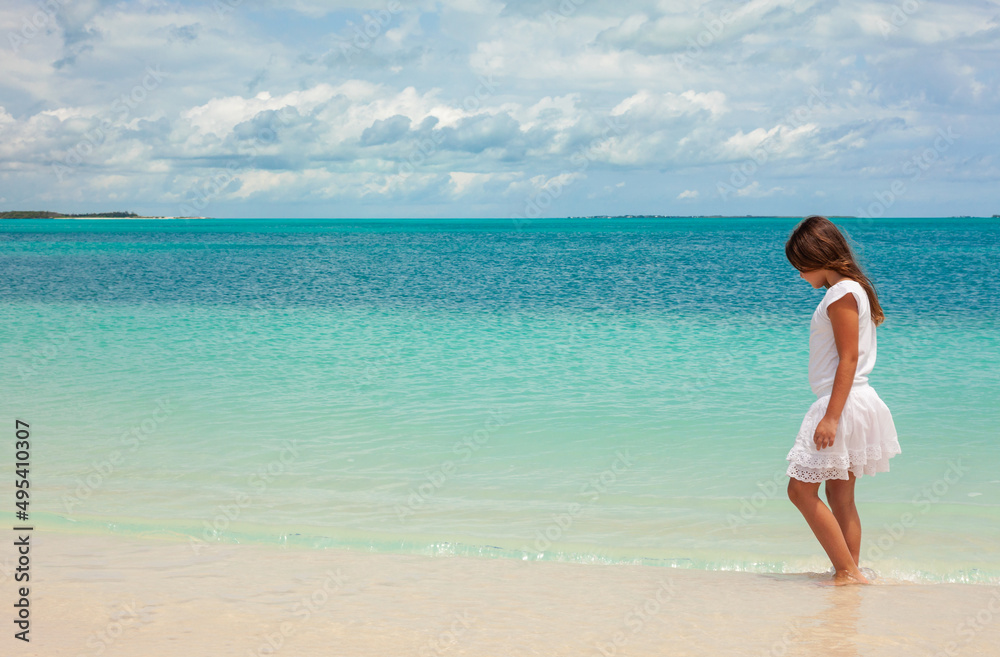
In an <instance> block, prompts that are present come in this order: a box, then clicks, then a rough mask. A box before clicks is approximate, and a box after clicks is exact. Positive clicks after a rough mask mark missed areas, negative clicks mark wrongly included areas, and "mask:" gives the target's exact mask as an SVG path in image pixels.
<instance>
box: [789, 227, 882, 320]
mask: <svg viewBox="0 0 1000 657" xmlns="http://www.w3.org/2000/svg"><path fill="white" fill-rule="evenodd" d="M785 257H787V258H788V262H790V263H792V266H793V267H795V268H796V269H798V270H799V271H815V270H817V269H830V270H833V271H835V272H837V273H838V274H840V275H841V276H846V277H847V278H850V279H851V280H854V281H857V282H858V283H860V284H861V287H863V288H865V292H866V293H867V294H868V305H869V306H871V311H872V321H873V322H875V326H878V325H879V324H881V323H882V322H884V321H885V313H883V312H882V306H881V305H879V302H878V294H876V293H875V286H874V285H873V284H872V282H871V281H870V280H868V277H867V276H865V273H864V272H863V271H861V267H860V266H859V265H858V261H857V260H856V259H855V257H854V252H853V251H852V250H851V246H850V245H849V244H848V243H847V239H846V238H845V237H844V235H843V233H841V232H840V230H838V229H837V227H836V226H835V225H834V224H833V222H832V221H830V220H829V219H827V218H826V217H820V216H816V215H813V216H811V217H806V218H805V219H803V220H802V221H800V222H799V225H798V226H796V227H795V230H793V231H792V234H791V236H790V237H789V238H788V241H787V242H785Z"/></svg>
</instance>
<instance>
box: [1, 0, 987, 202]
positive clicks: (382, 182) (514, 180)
mask: <svg viewBox="0 0 1000 657" xmlns="http://www.w3.org/2000/svg"><path fill="white" fill-rule="evenodd" d="M998 26H1000V2H998V1H997V0H990V1H982V2H935V3H931V2H928V1H926V0H904V1H903V2H900V3H899V4H896V5H893V4H891V3H873V2H853V1H844V2H832V1H824V0H750V2H701V1H698V0H690V1H676V2H675V1H660V2H654V1H648V2H642V1H633V0H619V1H618V2H604V1H601V0H559V1H558V2H556V1H547V0H543V1H541V2H535V1H532V2H528V1H527V0H519V1H510V2H480V1H477V2H472V1H471V0H447V1H440V0H439V1H435V2H422V1H417V2H402V0H398V1H397V0H390V1H389V2H382V1H375V0H372V1H371V2H321V1H320V0H296V1H295V2H292V3H287V2H285V3H283V2H276V1H272V0H218V1H217V2H215V3H214V4H211V3H193V2H167V1H161V0H141V1H138V2H115V3H112V2H107V1H104V0H86V1H83V0H81V1H74V2H69V1H68V0H46V2H43V3H34V2H28V1H27V0H13V1H11V2H7V3H4V6H3V8H2V9H0V35H4V42H5V43H4V44H3V46H4V47H5V50H4V54H3V58H4V65H3V67H2V69H0V205H2V206H3V208H4V209H53V210H62V211H75V210H80V211H91V210H99V209H112V208H123V209H133V210H137V211H140V212H144V213H150V214H166V215H178V214H196V215H210V216H246V217H253V216H329V217H340V216H355V217H369V216H385V217H396V216H414V217H421V216H449V217H462V216H469V217H474V216H496V217H524V216H539V215H544V216H566V215H582V214H638V213H652V214H782V215H786V214H787V215H802V214H807V213H813V212H816V213H824V214H854V215H856V214H870V215H872V216H879V215H885V216H914V215H954V214H986V215H990V214H994V213H998V212H1000V192H998V191H997V190H998V189H1000V186H998V185H997V181H998V179H1000V167H998V162H997V158H996V155H995V154H996V153H997V152H1000V149H998V146H1000V144H998V141H1000V139H998V137H997V131H996V128H995V126H996V125H997V124H998V120H997V119H998V116H997V114H998V112H1000V89H998V76H1000V73H998V70H997V68H996V67H995V65H994V62H995V61H996V60H997V59H998V54H1000V53H998V50H1000V46H998V44H1000V39H998V36H1000V27H998Z"/></svg>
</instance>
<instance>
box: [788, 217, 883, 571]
mask: <svg viewBox="0 0 1000 657" xmlns="http://www.w3.org/2000/svg"><path fill="white" fill-rule="evenodd" d="M785 256H786V257H787V258H788V261H789V262H790V263H792V266H793V267H795V268H796V269H797V270H799V272H800V273H799V275H800V276H801V277H802V278H803V279H805V280H806V281H807V282H808V283H809V284H811V285H812V286H813V288H817V289H818V288H820V287H825V288H827V290H826V294H824V295H823V300H822V301H820V303H819V306H817V308H816V311H815V312H814V313H813V316H812V322H811V323H810V325H809V384H810V386H812V391H813V392H814V393H815V394H816V397H817V399H816V401H815V402H813V404H812V406H810V407H809V411H808V412H807V413H806V416H805V419H803V420H802V426H801V427H800V428H799V433H798V436H796V438H795V445H794V446H793V447H792V449H791V450H790V451H789V452H788V457H787V458H788V461H789V464H788V476H789V477H791V479H790V480H789V482H788V497H789V499H790V500H791V501H792V503H793V504H795V506H796V507H797V508H798V510H799V511H801V512H802V515H803V516H805V519H806V522H808V523H809V528H810V529H812V531H813V533H814V534H815V535H816V538H817V539H819V542H820V544H821V545H822V546H823V549H824V550H826V554H827V556H829V557H830V561H832V562H833V566H834V569H835V571H836V572H835V573H834V576H833V583H834V584H838V585H842V584H867V583H868V580H867V579H865V576H864V575H863V574H862V573H861V571H860V570H859V567H858V566H859V557H860V553H861V519H860V518H859V517H858V509H857V507H856V506H855V504H854V484H855V481H856V480H857V478H858V477H861V476H863V475H866V474H867V475H874V474H875V473H876V472H888V471H889V459H890V458H892V457H893V456H895V455H896V454H899V453H900V449H899V442H898V441H897V438H896V427H895V425H894V424H893V421H892V415H891V414H890V413H889V409H888V407H886V405H885V403H883V402H882V400H881V399H880V398H879V396H878V394H877V393H876V392H875V389H874V388H872V387H871V386H870V385H868V374H869V373H871V371H872V367H873V366H874V365H875V327H876V326H877V325H879V324H881V323H882V321H883V320H884V319H885V315H884V314H883V313H882V307H881V306H880V305H879V302H878V296H877V295H876V294H875V287H874V286H873V285H872V283H871V281H869V280H868V277H867V276H865V274H864V272H862V271H861V268H860V267H859V266H858V264H857V261H856V260H855V258H854V254H853V253H852V252H851V248H850V246H849V245H848V243H847V240H846V239H844V236H843V235H842V234H841V232H840V231H839V230H838V229H837V227H836V226H835V225H834V224H833V223H832V222H831V221H830V220H828V219H826V218H825V217H817V216H812V217H806V218H805V219H804V220H803V221H802V222H800V223H799V225H798V226H796V227H795V229H794V230H793V231H792V235H791V237H789V238H788V242H787V243H786V244H785ZM823 482H826V484H825V487H826V500H827V502H829V504H830V506H829V507H827V506H826V504H823V501H822V500H820V498H819V486H820V484H821V483H823Z"/></svg>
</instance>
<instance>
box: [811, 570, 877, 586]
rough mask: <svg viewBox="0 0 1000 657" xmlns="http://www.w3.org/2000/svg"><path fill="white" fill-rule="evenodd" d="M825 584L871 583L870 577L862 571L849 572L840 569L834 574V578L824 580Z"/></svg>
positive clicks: (849, 584)
mask: <svg viewBox="0 0 1000 657" xmlns="http://www.w3.org/2000/svg"><path fill="white" fill-rule="evenodd" d="M822 584H823V585H825V586H851V585H853V584H871V582H869V581H868V579H867V578H866V577H865V576H864V575H863V574H861V571H860V570H858V571H855V572H853V573H852V572H849V571H846V570H838V571H837V572H835V573H834V574H833V579H830V580H829V581H826V582H822Z"/></svg>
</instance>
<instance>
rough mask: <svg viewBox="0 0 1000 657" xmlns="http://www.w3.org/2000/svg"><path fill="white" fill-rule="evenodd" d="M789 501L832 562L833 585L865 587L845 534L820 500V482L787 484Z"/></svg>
mask: <svg viewBox="0 0 1000 657" xmlns="http://www.w3.org/2000/svg"><path fill="white" fill-rule="evenodd" d="M788 499H790V500H791V501H792V504H794V505H795V507H796V508H797V509H798V510H799V511H800V512H801V513H802V515H803V517H805V519H806V522H807V523H809V528H810V529H812V531H813V534H815V535H816V538H817V539H818V540H819V544H820V545H822V546H823V549H824V550H826V555H827V556H828V557H830V561H831V562H833V567H834V569H835V570H836V573H835V574H834V576H833V581H834V583H835V584H867V583H868V580H867V579H865V576H864V575H862V574H861V571H860V570H858V564H857V562H856V561H855V560H854V557H853V555H852V554H851V550H850V548H849V547H848V546H847V540H846V539H845V538H844V532H843V530H841V529H840V524H839V523H838V522H837V518H836V517H834V515H833V512H831V511H830V509H828V508H827V506H826V505H825V504H823V501H822V500H820V499H819V483H818V482H817V483H814V484H813V483H808V482H804V481H799V480H798V479H794V478H793V479H789V481H788Z"/></svg>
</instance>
